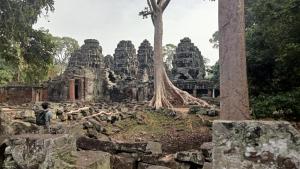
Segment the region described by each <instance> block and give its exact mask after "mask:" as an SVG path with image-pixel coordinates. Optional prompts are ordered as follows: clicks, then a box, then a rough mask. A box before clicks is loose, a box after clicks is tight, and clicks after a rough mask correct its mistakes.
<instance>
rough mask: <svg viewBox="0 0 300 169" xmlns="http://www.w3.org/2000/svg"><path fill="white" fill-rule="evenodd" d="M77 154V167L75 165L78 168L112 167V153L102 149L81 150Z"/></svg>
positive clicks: (97, 168)
mask: <svg viewBox="0 0 300 169" xmlns="http://www.w3.org/2000/svg"><path fill="white" fill-rule="evenodd" d="M76 156H77V160H76V167H74V168H76V169H111V164H110V159H111V155H110V154H109V153H106V152H101V151H79V152H76ZM120 169H121V168H120ZM128 169H129V168H128Z"/></svg>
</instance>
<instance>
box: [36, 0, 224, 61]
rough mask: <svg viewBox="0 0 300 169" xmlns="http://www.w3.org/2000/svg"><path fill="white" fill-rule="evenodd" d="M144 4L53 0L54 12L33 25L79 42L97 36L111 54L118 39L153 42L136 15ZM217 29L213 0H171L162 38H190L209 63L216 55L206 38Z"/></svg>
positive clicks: (148, 26) (147, 23) (141, 0)
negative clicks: (210, 0)
mask: <svg viewBox="0 0 300 169" xmlns="http://www.w3.org/2000/svg"><path fill="white" fill-rule="evenodd" d="M144 7H146V0H56V1H55V11H54V13H49V16H48V17H41V18H40V19H39V20H38V23H37V24H36V25H35V28H39V27H44V28H46V29H49V30H50V33H52V34H53V35H55V36H69V37H72V38H75V39H76V40H78V42H79V44H80V45H82V44H83V41H84V39H88V38H93V39H97V40H99V42H100V45H101V46H102V48H103V54H104V55H106V54H113V53H114V50H115V48H116V46H117V44H118V42H119V41H120V40H131V41H133V43H134V45H135V48H136V49H138V47H139V45H140V43H141V42H142V41H143V40H144V39H148V40H150V41H151V42H152V44H153V31H154V30H153V25H152V22H151V19H150V18H149V19H142V17H141V16H138V13H139V12H140V11H141V10H142V9H144ZM217 29H218V2H217V1H215V2H209V1H205V0H172V1H171V3H170V5H169V6H168V8H167V10H166V11H165V14H164V39H163V41H164V44H167V43H172V44H175V45H177V44H178V43H179V41H180V39H182V38H184V37H190V38H191V39H192V42H193V43H195V44H196V45H197V46H198V48H199V49H200V50H201V52H202V54H203V55H204V57H206V58H208V59H209V60H210V63H209V64H210V65H212V64H214V63H215V62H216V61H217V60H218V56H219V54H218V50H217V49H213V48H212V45H211V44H210V43H209V38H210V37H211V36H212V34H213V33H214V32H215V31H216V30H217Z"/></svg>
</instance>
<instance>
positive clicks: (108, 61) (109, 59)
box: [104, 55, 114, 70]
mask: <svg viewBox="0 0 300 169" xmlns="http://www.w3.org/2000/svg"><path fill="white" fill-rule="evenodd" d="M104 68H106V69H111V70H113V68H114V58H113V56H111V55H106V56H105V57H104Z"/></svg>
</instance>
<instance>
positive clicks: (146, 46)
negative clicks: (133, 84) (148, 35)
mask: <svg viewBox="0 0 300 169" xmlns="http://www.w3.org/2000/svg"><path fill="white" fill-rule="evenodd" d="M153 55H154V53H153V47H152V46H151V44H150V42H149V41H148V40H144V41H143V42H142V44H141V45H140V47H139V50H138V56H137V58H138V79H139V80H141V81H142V82H148V81H150V80H153V76H154V68H153Z"/></svg>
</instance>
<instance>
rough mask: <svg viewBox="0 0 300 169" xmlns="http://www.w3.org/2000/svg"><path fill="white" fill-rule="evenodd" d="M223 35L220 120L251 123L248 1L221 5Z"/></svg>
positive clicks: (228, 0) (222, 0)
mask: <svg viewBox="0 0 300 169" xmlns="http://www.w3.org/2000/svg"><path fill="white" fill-rule="evenodd" d="M219 32H220V89H221V113H220V116H221V117H220V118H221V119H222V120H245V119H249V118H250V113H249V96H248V84H247V73H246V49H245V17H244V0H220V1H219Z"/></svg>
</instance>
